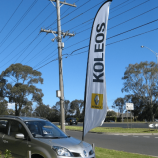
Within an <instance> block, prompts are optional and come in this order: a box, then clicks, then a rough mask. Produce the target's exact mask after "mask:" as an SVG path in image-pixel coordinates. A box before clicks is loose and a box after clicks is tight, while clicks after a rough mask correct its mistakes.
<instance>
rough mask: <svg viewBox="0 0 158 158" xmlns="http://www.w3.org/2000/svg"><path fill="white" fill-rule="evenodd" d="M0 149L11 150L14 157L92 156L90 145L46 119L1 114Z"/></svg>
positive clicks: (90, 157)
mask: <svg viewBox="0 0 158 158" xmlns="http://www.w3.org/2000/svg"><path fill="white" fill-rule="evenodd" d="M0 121H1V122H3V121H4V122H6V126H0V151H2V152H4V151H5V150H6V149H8V150H10V151H11V153H12V156H13V157H14V158H28V157H29V153H30V152H29V151H31V158H68V157H72V158H75V157H77V158H83V157H86V158H94V157H95V153H94V151H93V149H92V146H91V145H90V144H88V143H86V142H84V141H81V140H78V139H76V138H73V137H71V136H69V135H67V134H66V133H64V132H63V131H61V130H60V129H59V128H58V127H57V126H56V125H54V124H53V123H51V122H49V121H48V120H46V119H42V118H35V117H21V116H20V117H17V116H10V115H9V116H0Z"/></svg>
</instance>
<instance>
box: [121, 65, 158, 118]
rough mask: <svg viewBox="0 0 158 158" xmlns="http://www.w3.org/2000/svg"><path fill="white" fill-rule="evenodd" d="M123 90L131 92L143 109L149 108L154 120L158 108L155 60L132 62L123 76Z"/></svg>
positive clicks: (157, 72)
mask: <svg viewBox="0 0 158 158" xmlns="http://www.w3.org/2000/svg"><path fill="white" fill-rule="evenodd" d="M122 79H123V80H124V87H123V88H122V92H126V93H130V95H131V96H132V99H135V101H137V103H138V102H139V105H138V104H137V105H138V106H139V107H141V109H146V110H147V109H148V112H150V115H151V117H152V120H153V121H154V116H155V113H156V112H157V110H158V105H157V99H158V65H157V64H155V63H154V62H150V63H148V62H141V63H140V64H137V63H136V64H130V65H129V66H128V67H127V68H126V71H125V73H124V76H123V77H122Z"/></svg>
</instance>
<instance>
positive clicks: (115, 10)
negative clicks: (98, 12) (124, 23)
mask: <svg viewBox="0 0 158 158" xmlns="http://www.w3.org/2000/svg"><path fill="white" fill-rule="evenodd" d="M134 1H136V0H133V1H130V2H129V3H127V4H125V5H122V4H121V5H122V6H121V7H120V8H117V9H115V10H114V11H111V12H110V14H111V13H113V12H115V11H117V10H119V9H121V8H123V7H125V6H127V5H129V4H131V3H133V2H134Z"/></svg>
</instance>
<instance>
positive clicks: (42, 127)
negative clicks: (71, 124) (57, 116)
mask: <svg viewBox="0 0 158 158" xmlns="http://www.w3.org/2000/svg"><path fill="white" fill-rule="evenodd" d="M25 123H26V125H27V126H28V128H29V130H30V132H31V133H32V135H33V137H36V138H37V137H40V138H50V137H60V138H65V137H67V135H66V134H65V133H64V132H62V131H61V130H60V129H59V128H58V127H56V126H55V125H53V124H52V123H51V122H49V121H26V122H25Z"/></svg>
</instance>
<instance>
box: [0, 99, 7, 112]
mask: <svg viewBox="0 0 158 158" xmlns="http://www.w3.org/2000/svg"><path fill="white" fill-rule="evenodd" d="M7 103H8V102H7V101H6V100H4V99H2V98H0V115H6V114H8V112H7V108H8V104H7Z"/></svg>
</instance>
